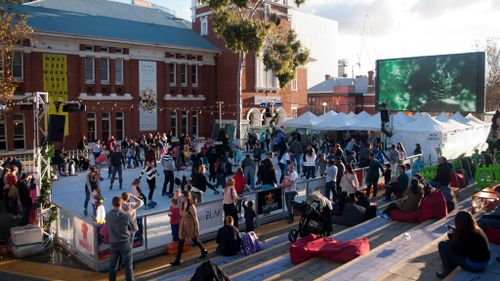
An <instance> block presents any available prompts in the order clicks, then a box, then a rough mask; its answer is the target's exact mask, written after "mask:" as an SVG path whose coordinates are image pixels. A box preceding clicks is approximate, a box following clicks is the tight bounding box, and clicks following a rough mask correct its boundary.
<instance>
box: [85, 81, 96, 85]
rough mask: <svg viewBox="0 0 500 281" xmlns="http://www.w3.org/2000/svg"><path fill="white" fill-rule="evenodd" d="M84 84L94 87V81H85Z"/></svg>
mask: <svg viewBox="0 0 500 281" xmlns="http://www.w3.org/2000/svg"><path fill="white" fill-rule="evenodd" d="M85 84H88V85H94V84H95V81H89V80H85Z"/></svg>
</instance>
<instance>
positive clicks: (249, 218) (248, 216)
mask: <svg viewBox="0 0 500 281" xmlns="http://www.w3.org/2000/svg"><path fill="white" fill-rule="evenodd" d="M243 209H244V210H245V225H246V228H245V232H247V233H248V232H250V231H254V225H253V220H254V218H255V217H256V216H257V215H256V214H255V210H254V209H253V201H248V202H247V203H246V204H245V203H243Z"/></svg>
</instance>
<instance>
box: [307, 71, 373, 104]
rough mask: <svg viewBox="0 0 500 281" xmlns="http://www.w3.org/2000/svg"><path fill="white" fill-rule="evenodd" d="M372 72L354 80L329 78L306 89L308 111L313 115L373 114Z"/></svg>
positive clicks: (327, 76)
mask: <svg viewBox="0 0 500 281" xmlns="http://www.w3.org/2000/svg"><path fill="white" fill-rule="evenodd" d="M373 74H374V72H373V71H369V72H368V76H357V77H356V78H347V77H330V76H329V75H325V81H323V82H321V83H319V84H317V85H315V86H313V87H311V88H309V89H308V103H309V110H310V111H311V112H313V113H315V114H323V113H324V112H326V111H329V110H334V111H336V112H344V113H349V112H351V111H352V112H354V113H359V112H361V111H366V112H368V113H371V114H373V113H375V112H376V109H375V87H374V77H373Z"/></svg>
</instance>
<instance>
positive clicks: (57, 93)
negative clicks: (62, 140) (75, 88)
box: [43, 54, 69, 136]
mask: <svg viewBox="0 0 500 281" xmlns="http://www.w3.org/2000/svg"><path fill="white" fill-rule="evenodd" d="M43 90H44V91H45V92H48V93H49V104H50V105H49V114H56V115H64V116H65V120H66V122H65V125H64V135H65V136H67V135H68V131H69V124H68V123H69V119H68V113H67V112H63V111H62V107H63V105H64V102H66V101H67V100H68V73H67V60H66V55H51V54H44V55H43ZM54 102H60V103H61V104H60V106H59V111H58V110H57V109H56V106H55V105H54Z"/></svg>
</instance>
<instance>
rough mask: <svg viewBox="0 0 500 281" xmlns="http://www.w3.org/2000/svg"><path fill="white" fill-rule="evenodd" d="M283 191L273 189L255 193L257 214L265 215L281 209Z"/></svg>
mask: <svg viewBox="0 0 500 281" xmlns="http://www.w3.org/2000/svg"><path fill="white" fill-rule="evenodd" d="M282 196H283V190H282V189H281V188H274V189H270V190H265V191H260V192H258V193H257V214H259V215H260V214H267V213H270V212H272V211H276V210H279V209H283V200H282Z"/></svg>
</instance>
